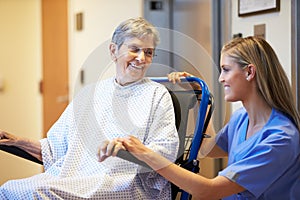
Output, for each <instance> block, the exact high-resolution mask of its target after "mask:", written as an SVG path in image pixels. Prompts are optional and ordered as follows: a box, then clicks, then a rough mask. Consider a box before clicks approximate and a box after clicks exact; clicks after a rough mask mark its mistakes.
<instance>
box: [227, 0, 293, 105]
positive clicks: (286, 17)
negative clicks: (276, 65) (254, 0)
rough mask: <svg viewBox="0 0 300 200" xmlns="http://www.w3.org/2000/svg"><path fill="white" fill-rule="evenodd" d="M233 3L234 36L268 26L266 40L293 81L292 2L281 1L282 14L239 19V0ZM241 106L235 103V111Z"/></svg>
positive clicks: (249, 33) (267, 14) (248, 34)
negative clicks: (260, 26) (259, 26)
mask: <svg viewBox="0 0 300 200" xmlns="http://www.w3.org/2000/svg"><path fill="white" fill-rule="evenodd" d="M231 2H232V22H231V23H232V28H231V30H232V34H235V33H242V34H243V37H246V36H250V35H254V25H258V24H265V25H266V40H267V41H268V42H269V43H270V44H271V46H272V47H273V48H274V50H275V52H276V53H277V56H278V58H279V60H280V62H281V64H282V65H283V67H284V69H285V71H286V73H287V76H288V77H289V78H290V81H291V71H292V69H291V62H292V61H291V60H292V59H291V58H292V55H291V48H292V47H291V23H292V22H291V1H290V0H288V1H283V0H282V1H280V12H273V13H266V14H258V15H254V16H248V17H238V9H237V8H238V0H231ZM240 106H241V104H240V102H238V103H233V106H232V107H233V110H235V109H237V108H239V107H240Z"/></svg>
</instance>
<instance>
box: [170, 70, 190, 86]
mask: <svg viewBox="0 0 300 200" xmlns="http://www.w3.org/2000/svg"><path fill="white" fill-rule="evenodd" d="M189 76H193V75H192V74H190V73H188V72H172V73H170V74H168V79H169V81H170V82H172V83H174V84H175V83H176V82H179V83H180V82H181V81H180V78H181V77H189Z"/></svg>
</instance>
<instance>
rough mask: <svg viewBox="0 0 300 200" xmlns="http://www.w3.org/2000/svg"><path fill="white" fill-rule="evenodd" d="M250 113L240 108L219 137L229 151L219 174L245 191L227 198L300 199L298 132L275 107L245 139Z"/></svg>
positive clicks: (225, 149)
mask: <svg viewBox="0 0 300 200" xmlns="http://www.w3.org/2000/svg"><path fill="white" fill-rule="evenodd" d="M248 121H249V119H248V114H247V112H246V110H245V109H244V108H241V109H239V110H237V111H236V112H235V113H234V114H233V115H232V117H231V119H230V121H229V122H228V124H227V125H226V126H225V127H224V128H223V129H221V130H220V132H219V133H218V135H217V137H216V142H217V145H218V146H220V147H221V148H222V149H223V150H224V151H226V152H227V153H228V166H227V167H226V168H225V169H224V170H222V171H220V172H219V175H220V176H225V177H227V178H228V179H230V180H232V181H234V182H236V183H238V184H239V185H241V186H242V187H244V188H245V189H246V191H244V192H242V193H239V194H235V195H232V196H230V197H227V198H224V199H226V200H227V199H272V200H277V199H278V200H283V199H284V200H285V199H288V200H299V199H300V156H299V155H300V144H299V143H300V142H299V131H298V130H297V128H296V127H295V125H294V124H293V123H292V121H291V120H290V119H289V118H288V117H287V116H286V115H284V114H283V113H281V112H279V111H278V110H276V109H272V113H271V116H270V119H269V120H268V122H267V123H266V124H265V126H264V127H263V128H262V129H261V130H260V131H259V132H257V133H255V134H254V135H253V136H251V137H250V138H248V139H247V140H246V133H247V126H248Z"/></svg>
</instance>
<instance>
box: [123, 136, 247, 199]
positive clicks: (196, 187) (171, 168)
mask: <svg viewBox="0 0 300 200" xmlns="http://www.w3.org/2000/svg"><path fill="white" fill-rule="evenodd" d="M119 142H122V144H123V145H124V147H125V148H126V149H127V150H128V151H129V152H131V153H132V154H133V155H134V156H135V157H137V158H138V159H139V160H141V161H144V162H145V163H147V164H148V165H149V166H150V167H151V168H152V169H154V170H155V171H156V172H157V173H159V174H160V175H162V176H163V177H165V178H166V179H168V180H169V181H171V182H172V183H174V184H175V185H177V186H179V188H181V189H183V190H184V191H187V192H188V193H190V194H192V196H193V197H195V198H196V199H220V198H223V197H226V196H229V195H232V194H236V193H239V192H242V191H244V190H245V189H244V188H243V187H242V186H240V185H239V184H237V183H235V182H233V181H231V180H229V179H227V178H226V177H223V176H217V177H215V178H213V179H208V178H205V177H203V176H201V175H198V174H195V173H192V172H190V171H188V170H186V169H183V168H181V167H179V166H177V165H176V164H174V163H172V162H171V161H169V160H168V159H166V158H164V157H163V156H161V155H159V154H157V153H155V152H153V151H152V150H151V149H149V148H147V147H146V146H145V145H143V144H142V143H141V142H140V141H139V140H138V139H137V138H135V137H133V136H130V137H129V138H125V139H120V140H119Z"/></svg>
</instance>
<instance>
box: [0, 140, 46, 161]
mask: <svg viewBox="0 0 300 200" xmlns="http://www.w3.org/2000/svg"><path fill="white" fill-rule="evenodd" d="M0 150H2V151H5V152H7V153H10V154H13V155H15V156H19V157H21V158H24V159H26V160H30V161H32V162H35V163H38V164H41V165H42V164H43V162H42V161H40V160H39V159H37V158H36V157H34V156H32V155H30V154H29V153H27V152H26V151H24V150H22V149H20V148H18V147H15V146H6V145H0Z"/></svg>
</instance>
